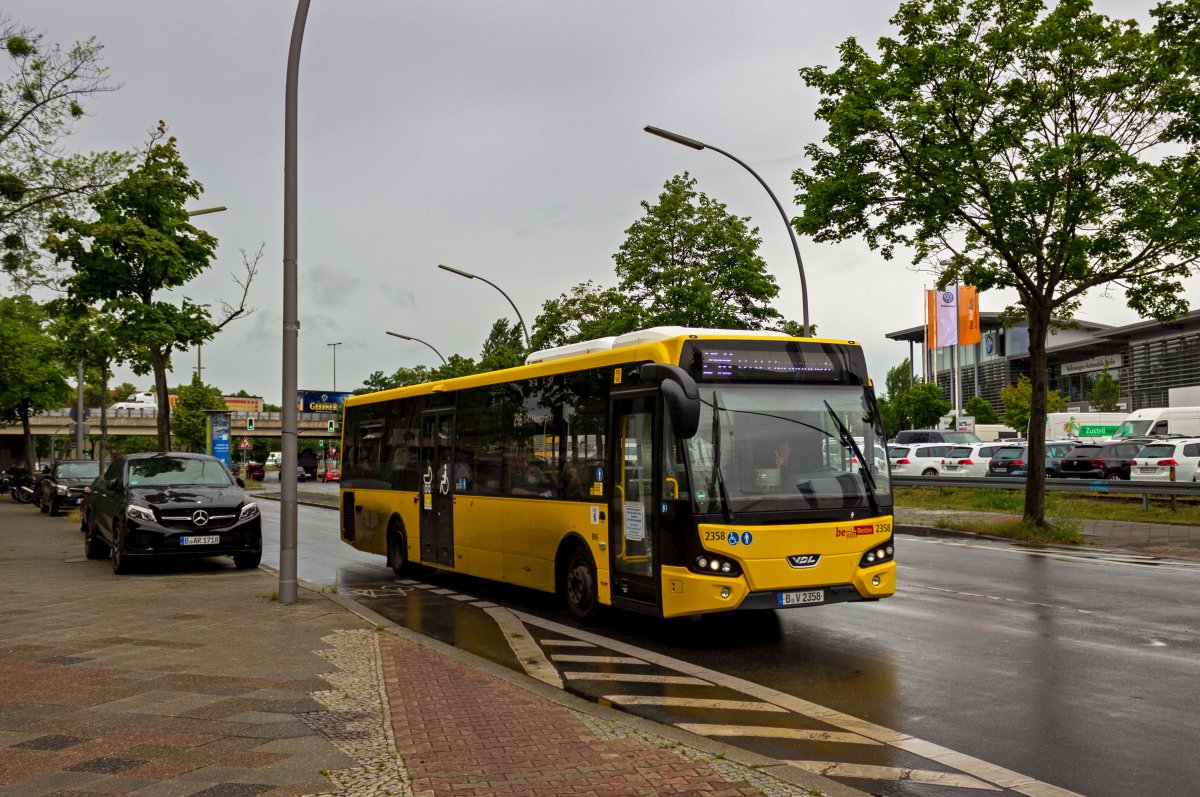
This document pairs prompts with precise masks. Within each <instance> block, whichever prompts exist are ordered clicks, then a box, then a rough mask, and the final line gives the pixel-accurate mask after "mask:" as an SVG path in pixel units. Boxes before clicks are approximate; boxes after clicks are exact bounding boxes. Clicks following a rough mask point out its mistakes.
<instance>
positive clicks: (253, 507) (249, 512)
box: [238, 501, 258, 520]
mask: <svg viewBox="0 0 1200 797" xmlns="http://www.w3.org/2000/svg"><path fill="white" fill-rule="evenodd" d="M257 515H258V504H256V503H254V502H253V501H251V502H250V503H248V504H246V505H245V506H244V507H242V514H241V515H239V516H238V519H239V520H245V519H246V518H248V517H256V516H257Z"/></svg>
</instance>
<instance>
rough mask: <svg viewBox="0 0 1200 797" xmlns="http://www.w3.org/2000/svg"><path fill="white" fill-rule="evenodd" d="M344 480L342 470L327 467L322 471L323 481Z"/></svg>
mask: <svg viewBox="0 0 1200 797" xmlns="http://www.w3.org/2000/svg"><path fill="white" fill-rule="evenodd" d="M341 480H342V472H341V471H340V470H338V469H337V468H326V469H325V470H323V471H321V481H323V482H340V481H341Z"/></svg>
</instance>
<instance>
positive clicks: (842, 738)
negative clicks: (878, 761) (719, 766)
mask: <svg viewBox="0 0 1200 797" xmlns="http://www.w3.org/2000/svg"><path fill="white" fill-rule="evenodd" d="M675 726H676V727H677V728H683V729H684V730H685V731H689V732H691V733H694V734H696V735H697V736H754V737H756V738H759V739H800V740H803V741H806V742H842V743H843V744H881V742H877V741H875V740H874V739H868V738H867V737H865V736H859V735H858V734H857V733H844V732H842V731H819V730H812V729H810V728H773V727H770V726H767V725H706V724H704V723H702V722H677V723H675Z"/></svg>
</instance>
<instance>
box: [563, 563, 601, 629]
mask: <svg viewBox="0 0 1200 797" xmlns="http://www.w3.org/2000/svg"><path fill="white" fill-rule="evenodd" d="M563 594H564V595H565V596H566V599H567V609H568V610H569V611H570V612H571V616H572V617H574V618H575V619H576V620H591V619H593V618H594V617H595V616H596V604H597V597H596V565H595V564H593V563H592V557H591V555H590V554H588V552H587V549H586V548H584V547H582V546H576V547H575V549H574V550H572V551H571V555H570V557H568V558H567V571H566V574H565V577H564V580H563Z"/></svg>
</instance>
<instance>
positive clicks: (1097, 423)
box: [1046, 412, 1127, 440]
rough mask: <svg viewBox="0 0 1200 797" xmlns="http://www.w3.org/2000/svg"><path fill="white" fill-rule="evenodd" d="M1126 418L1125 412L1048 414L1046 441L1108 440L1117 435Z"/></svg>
mask: <svg viewBox="0 0 1200 797" xmlns="http://www.w3.org/2000/svg"><path fill="white" fill-rule="evenodd" d="M1126 417H1127V415H1126V413H1124V412H1048V413H1046V439H1047V440H1077V439H1079V438H1094V439H1098V440H1103V439H1108V438H1110V437H1113V436H1114V435H1115V434H1116V432H1117V428H1118V427H1119V426H1120V425H1121V422H1122V421H1124V420H1125V419H1126Z"/></svg>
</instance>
